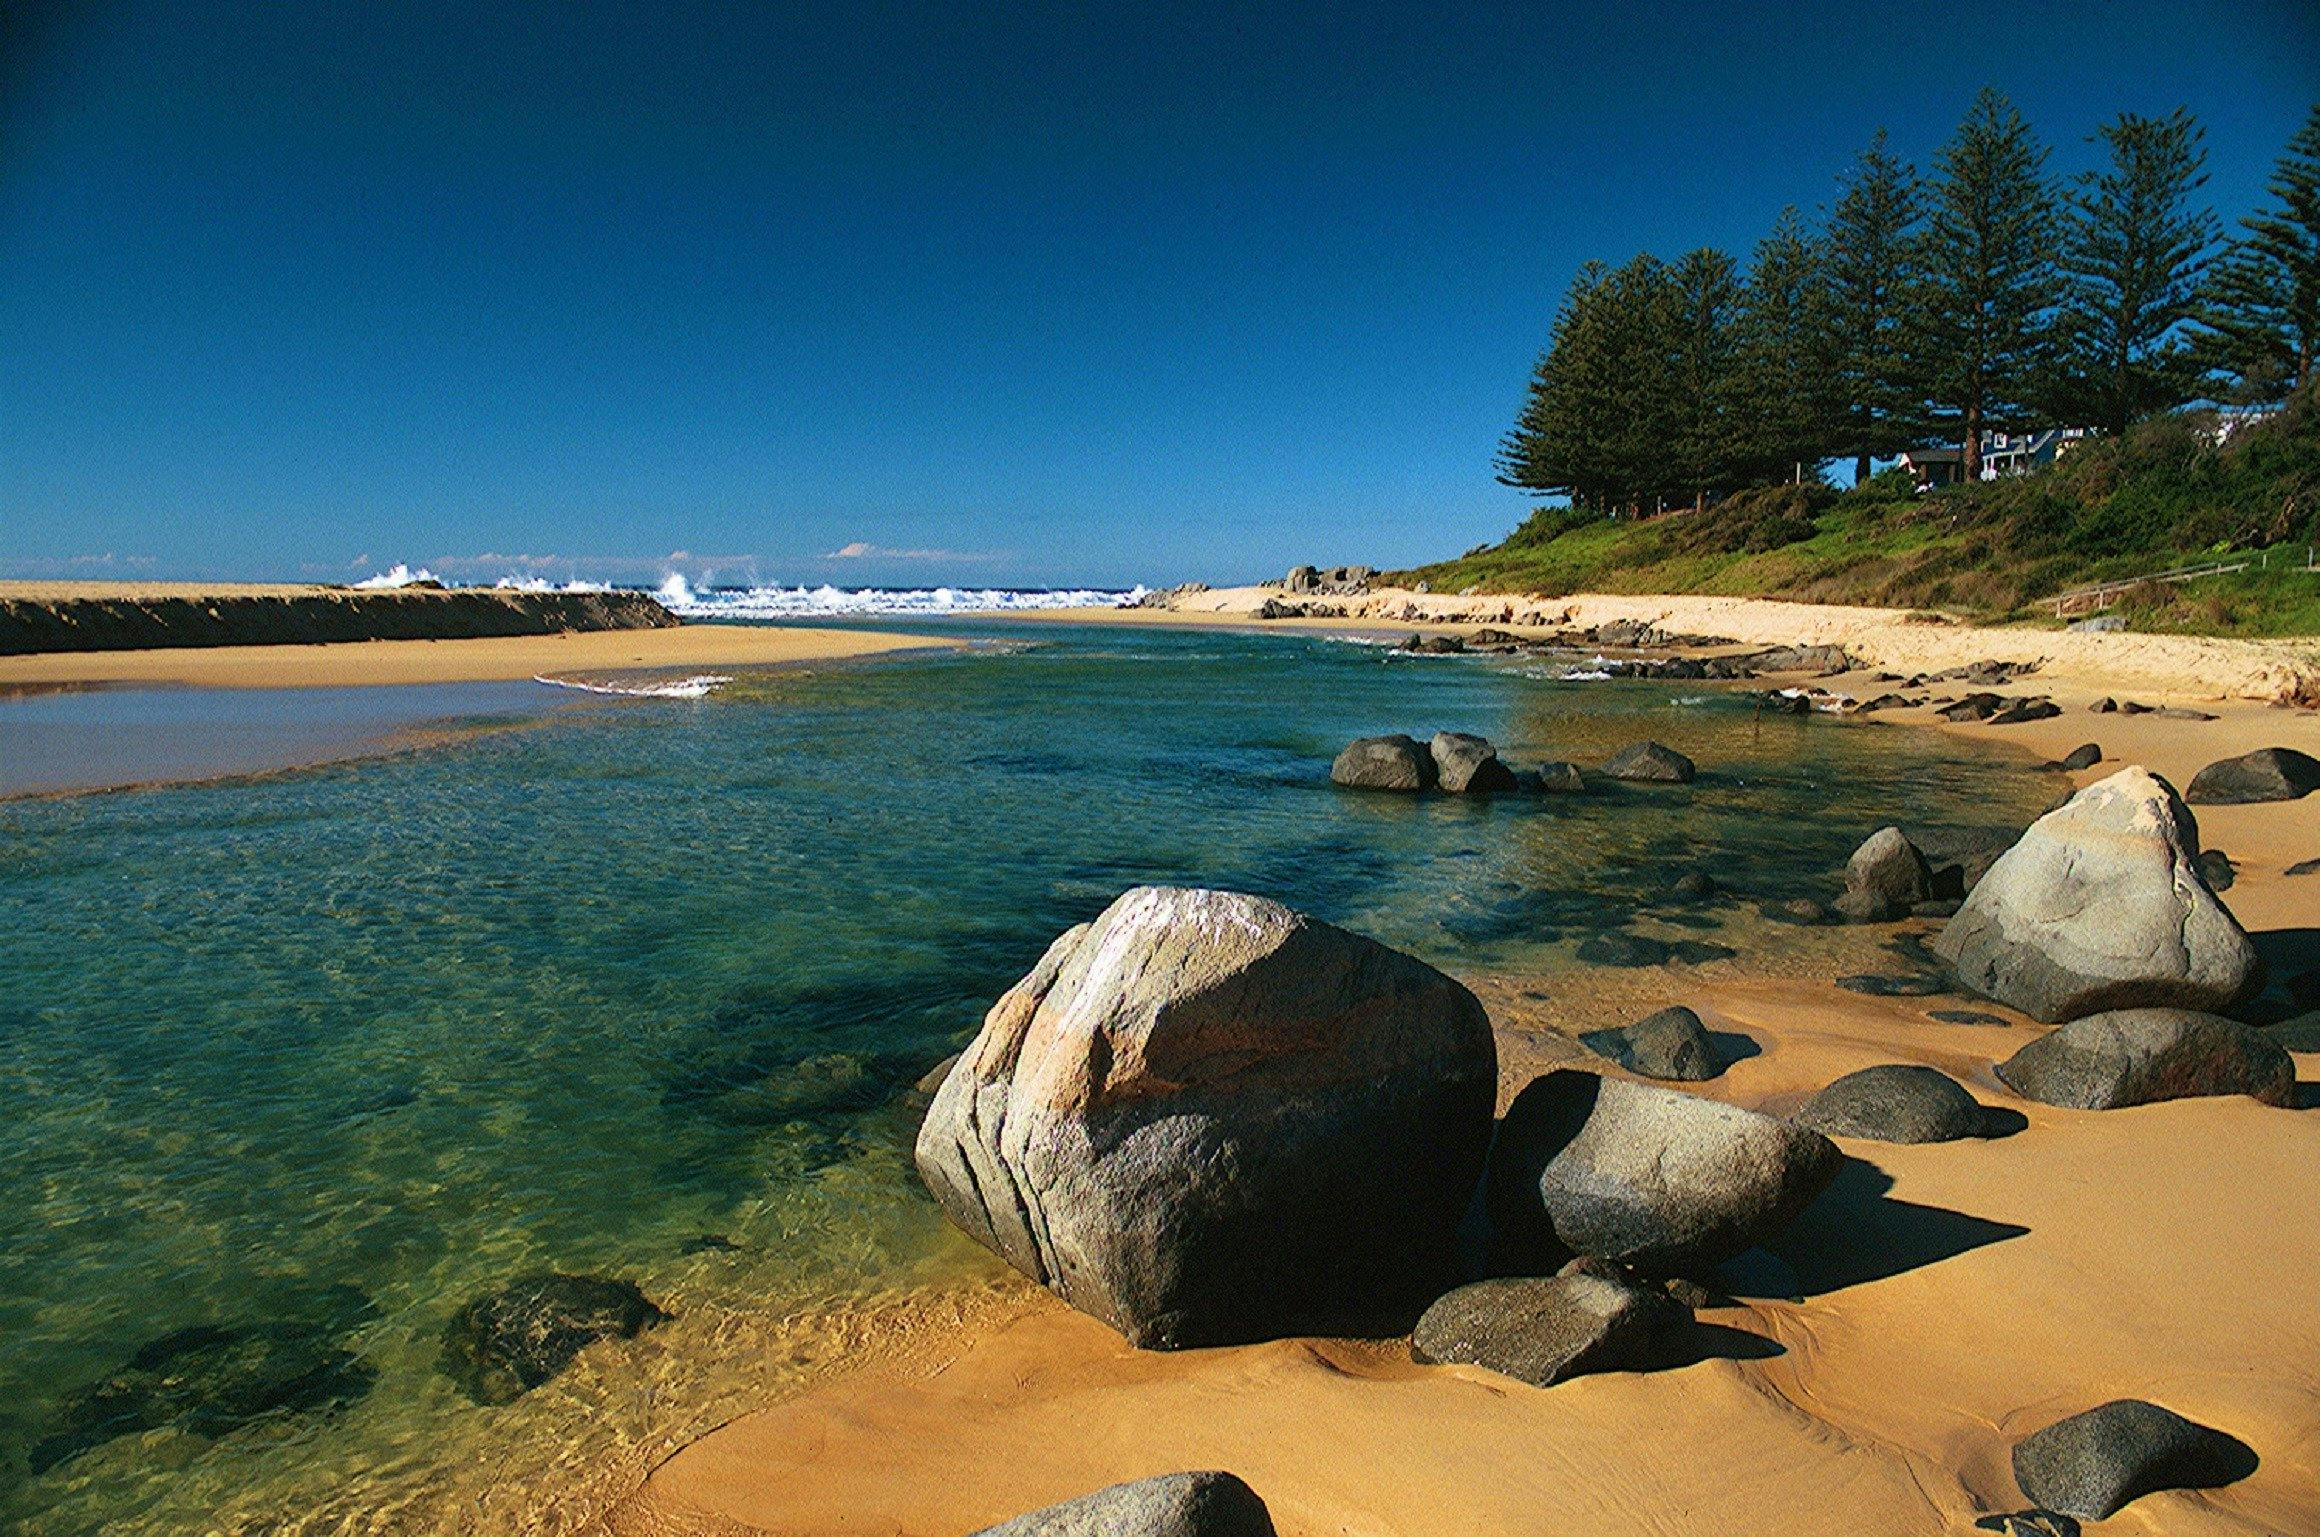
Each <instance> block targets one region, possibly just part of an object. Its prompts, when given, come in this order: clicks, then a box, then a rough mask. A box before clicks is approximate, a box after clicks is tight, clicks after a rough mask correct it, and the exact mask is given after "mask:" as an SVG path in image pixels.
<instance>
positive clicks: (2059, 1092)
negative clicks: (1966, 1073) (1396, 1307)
mask: <svg viewBox="0 0 2320 1537" xmlns="http://www.w3.org/2000/svg"><path fill="white" fill-rule="evenodd" d="M1998 1077H1999V1078H2000V1079H2002V1080H2003V1081H2004V1082H2005V1084H2006V1087H2008V1088H2010V1089H2012V1090H2013V1091H2014V1092H2015V1093H2017V1094H2020V1095H2022V1096H2023V1097H2024V1098H2026V1099H2035V1100H2038V1101H2039V1102H2041V1103H2043V1104H2048V1105H2067V1106H2069V1107H2071V1108H2073V1109H2077V1110H2117V1109H2121V1108H2123V1107H2125V1106H2127V1105H2147V1104H2150V1103H2152V1102H2154V1101H2157V1100H2162V1099H2192V1098H2197V1097H2199V1096H2202V1095H2208V1094H2249V1095H2253V1096H2254V1097H2255V1098H2257V1099H2260V1100H2262V1101H2264V1102H2265V1103H2266V1104H2272V1105H2284V1104H2286V1103H2288V1100H2289V1097H2290V1096H2291V1095H2292V1094H2293V1093H2294V1092H2295V1088H2296V1064H2295V1063H2294V1062H2293V1061H2291V1060H2290V1059H2289V1056H2288V1054H2287V1052H2286V1051H2284V1050H2282V1049H2281V1047H2280V1045H2279V1043H2278V1042H2277V1041H2274V1040H2272V1039H2270V1038H2268V1037H2266V1036H2265V1034H2264V1033H2263V1032H2262V1031H2259V1030H2252V1029H2250V1028H2249V1027H2247V1026H2246V1025H2243V1024H2240V1023H2239V1022H2238V1021H2237V1020H2230V1019H2224V1018H2221V1017H2220V1016H2217V1015H2214V1014H2199V1013H2194V1012H2193V1011H2191V1010H2189V1009H2118V1010H2114V1011H2112V1012H2110V1013H2107V1014H2090V1015H2087V1016H2086V1017H2085V1018H2083V1019H2074V1020H2072V1021H2071V1022H2070V1023H2069V1024H2067V1025H2064V1026H2062V1027H2061V1028H2060V1029H2058V1030H2054V1031H2051V1032H2049V1033H2048V1034H2046V1035H2042V1036H2040V1037H2039V1038H2038V1039H2037V1040H2035V1041H2032V1042H2031V1043H2030V1044H2029V1045H2027V1046H2025V1047H2023V1048H2022V1049H2021V1050H2020V1051H2018V1052H2016V1053H2014V1055H2013V1056H2011V1057H2009V1058H2008V1059H2007V1060H2006V1061H2004V1062H2001V1063H2000V1064H1998Z"/></svg>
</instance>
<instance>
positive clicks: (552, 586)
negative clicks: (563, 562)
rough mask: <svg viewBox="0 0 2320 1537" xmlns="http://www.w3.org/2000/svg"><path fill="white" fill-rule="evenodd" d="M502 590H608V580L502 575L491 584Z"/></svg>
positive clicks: (609, 587) (610, 589)
mask: <svg viewBox="0 0 2320 1537" xmlns="http://www.w3.org/2000/svg"><path fill="white" fill-rule="evenodd" d="M491 585H492V586H493V587H495V588H498V589H499V590H500V591H502V592H610V591H612V584H611V583H610V582H582V581H570V582H551V581H549V580H548V579H547V578H546V577H544V576H503V577H501V578H500V579H499V580H498V581H496V582H494V583H492V584H491Z"/></svg>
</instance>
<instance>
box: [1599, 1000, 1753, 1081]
mask: <svg viewBox="0 0 2320 1537" xmlns="http://www.w3.org/2000/svg"><path fill="white" fill-rule="evenodd" d="M1579 1041H1580V1044H1582V1045H1584V1046H1585V1047H1586V1048H1587V1049H1588V1050H1589V1051H1591V1052H1593V1053H1595V1055H1597V1056H1599V1057H1607V1058H1609V1059H1610V1060H1611V1061H1613V1062H1616V1063H1618V1064H1619V1065H1620V1066H1621V1067H1624V1068H1626V1069H1627V1070H1628V1071H1629V1072H1631V1073H1636V1074H1639V1075H1641V1076H1642V1077H1645V1078H1665V1079H1668V1080H1670V1081H1673V1082H1678V1083H1700V1082H1704V1081H1705V1080H1707V1079H1710V1078H1713V1077H1715V1076H1716V1074H1717V1073H1719V1072H1721V1071H1723V1064H1721V1063H1719V1062H1718V1061H1717V1060H1716V1044H1715V1042H1714V1041H1712V1040H1710V1039H1709V1038H1708V1030H1707V1027H1706V1026H1705V1025H1703V1024H1701V1023H1700V1016H1699V1015H1697V1014H1695V1013H1693V1012H1692V1011H1691V1010H1690V1009H1687V1008H1683V1007H1682V1006H1680V1005H1679V1006H1677V1007H1675V1008H1672V1009H1661V1010H1660V1011H1659V1012H1658V1013H1656V1014H1651V1015H1647V1016H1645V1017H1644V1018H1642V1019H1639V1020H1637V1021H1636V1022H1635V1023H1634V1024H1632V1025H1623V1026H1621V1027H1620V1028H1618V1029H1616V1030H1589V1031H1587V1032H1586V1033H1585V1034H1583V1035H1581V1036H1580V1037H1579Z"/></svg>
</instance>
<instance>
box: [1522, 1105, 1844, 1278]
mask: <svg viewBox="0 0 2320 1537" xmlns="http://www.w3.org/2000/svg"><path fill="white" fill-rule="evenodd" d="M1844 1161H1845V1157H1844V1154H1842V1153H1840V1152H1839V1151H1837V1146H1836V1144H1835V1143H1833V1142H1831V1141H1830V1140H1829V1139H1828V1138H1826V1137H1824V1136H1822V1135H1821V1134H1820V1133H1819V1132H1817V1131H1810V1130H1807V1129H1806V1128H1804V1127H1801V1126H1792V1125H1790V1124H1789V1123H1788V1122H1786V1121H1777V1120H1774V1119H1773V1118H1772V1117H1770V1116H1764V1115H1758V1114H1756V1113H1755V1112H1754V1111H1750V1110H1742V1109H1740V1108H1739V1107H1737V1106H1735V1105H1727V1104H1722V1103H1720V1102H1718V1101H1716V1100H1712V1099H1701V1098H1699V1097H1697V1096H1696V1095H1691V1094H1681V1093H1678V1092H1676V1091H1675V1090H1672V1089H1661V1088H1655V1087H1652V1086H1651V1085H1648V1084H1641V1083H1629V1082H1625V1081H1623V1080H1620V1079H1613V1078H1604V1077H1600V1076H1598V1075H1597V1074H1594V1073H1586V1072H1576V1071H1569V1070H1566V1071H1562V1072H1554V1073H1548V1074H1547V1075H1545V1076H1544V1077H1541V1078H1536V1079H1533V1080H1532V1081H1531V1083H1530V1085H1529V1086H1528V1087H1526V1088H1525V1089H1524V1090H1523V1091H1522V1092H1521V1093H1520V1094H1518V1095H1516V1096H1515V1100H1514V1103H1513V1104H1512V1105H1509V1106H1508V1107H1507V1112H1506V1117H1505V1119H1504V1120H1503V1121H1501V1122H1500V1124H1499V1130H1498V1139H1497V1141H1496V1142H1495V1143H1493V1144H1492V1147H1491V1153H1490V1168H1489V1173H1488V1175H1487V1177H1486V1184H1485V1187H1484V1201H1485V1206H1486V1209H1487V1211H1488V1215H1489V1217H1490V1220H1491V1225H1492V1228H1493V1241H1494V1250H1495V1253H1494V1263H1495V1265H1496V1268H1501V1269H1517V1270H1524V1271H1532V1272H1536V1271H1539V1270H1545V1269H1551V1268H1553V1265H1554V1264H1556V1263H1559V1262H1560V1261H1561V1260H1562V1259H1564V1258H1567V1257H1568V1256H1570V1255H1572V1254H1591V1255H1596V1256H1598V1257H1600V1258H1604V1259H1611V1260H1617V1261H1618V1262H1619V1263H1621V1264H1623V1265H1627V1266H1631V1267H1633V1268H1634V1269H1636V1270H1639V1271H1642V1272H1644V1273H1645V1274H1648V1275H1690V1274H1697V1273H1698V1272H1700V1271H1702V1270H1705V1269H1707V1268H1708V1267H1710V1266H1713V1265H1715V1264H1718V1263H1719V1262H1721V1261H1723V1260H1727V1259H1730V1258H1731V1257H1732V1256H1733V1255H1735V1254H1738V1253H1740V1252H1742V1251H1743V1250H1745V1249H1748V1248H1749V1247H1751V1246H1752V1245H1755V1244H1757V1243H1760V1242H1762V1241H1763V1240H1764V1239H1766V1238H1769V1237H1771V1236H1772V1235H1773V1234H1775V1233H1777V1232H1778V1231H1780V1229H1782V1228H1783V1227H1786V1226H1787V1225H1788V1223H1789V1222H1790V1221H1791V1220H1792V1219H1793V1218H1794V1217H1795V1216H1796V1214H1797V1213H1798V1212H1801V1211H1802V1210H1804V1208H1805V1207H1806V1206H1808V1205H1810V1204H1811V1202H1812V1200H1813V1198H1814V1197H1816V1196H1818V1195H1819V1194H1820V1193H1821V1191H1823V1190H1824V1189H1826V1188H1828V1184H1829V1182H1830V1181H1831V1180H1833V1179H1835V1178H1836V1177H1837V1170H1838V1169H1839V1168H1840V1167H1842V1166H1843V1164H1844Z"/></svg>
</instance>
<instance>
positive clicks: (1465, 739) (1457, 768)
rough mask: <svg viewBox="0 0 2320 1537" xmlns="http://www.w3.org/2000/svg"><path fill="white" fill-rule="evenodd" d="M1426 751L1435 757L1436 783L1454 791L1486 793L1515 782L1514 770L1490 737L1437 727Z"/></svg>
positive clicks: (1453, 792)
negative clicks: (1503, 759)
mask: <svg viewBox="0 0 2320 1537" xmlns="http://www.w3.org/2000/svg"><path fill="white" fill-rule="evenodd" d="M1427 751H1428V752H1429V753H1430V754H1431V755H1432V756H1433V759H1434V779H1435V783H1437V784H1439V785H1440V786H1441V787H1442V788H1443V789H1445V790H1447V791H1449V792H1450V793H1451V794H1453V795H1486V794H1489V793H1490V792H1492V791H1494V790H1512V789H1514V788H1515V786H1516V780H1515V777H1514V771H1513V770H1512V769H1510V768H1508V767H1507V766H1506V765H1505V764H1503V763H1501V762H1499V761H1498V749H1497V748H1496V747H1494V746H1492V745H1491V743H1490V741H1489V739H1488V738H1485V737H1478V736H1474V735H1471V734H1469V733H1467V732H1464V731H1437V732H1435V733H1434V740H1433V742H1432V743H1430V744H1429V745H1428V748H1427Z"/></svg>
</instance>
